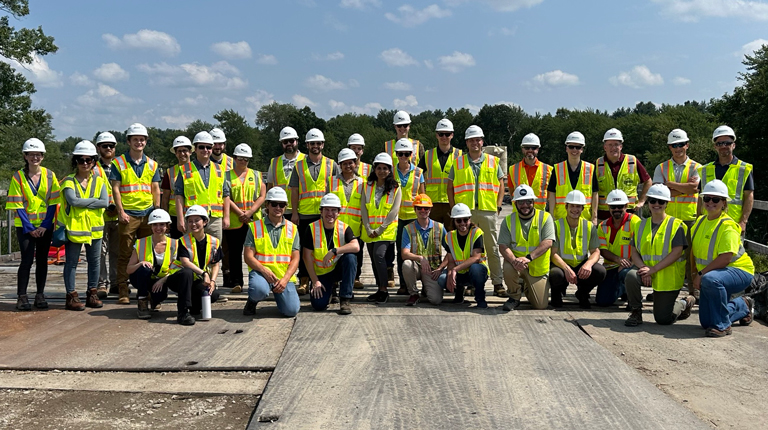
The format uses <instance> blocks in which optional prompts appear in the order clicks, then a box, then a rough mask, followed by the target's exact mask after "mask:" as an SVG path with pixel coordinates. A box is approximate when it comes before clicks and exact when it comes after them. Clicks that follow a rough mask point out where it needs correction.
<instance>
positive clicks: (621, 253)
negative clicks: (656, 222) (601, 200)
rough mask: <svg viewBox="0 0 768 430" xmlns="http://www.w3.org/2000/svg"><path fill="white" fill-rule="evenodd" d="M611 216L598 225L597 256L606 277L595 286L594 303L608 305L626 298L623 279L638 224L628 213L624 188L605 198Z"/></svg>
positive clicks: (630, 264) (633, 216) (612, 192)
mask: <svg viewBox="0 0 768 430" xmlns="http://www.w3.org/2000/svg"><path fill="white" fill-rule="evenodd" d="M606 200H607V202H606V204H607V205H608V211H609V212H610V213H611V217H610V218H608V219H607V220H605V221H603V222H601V223H600V225H599V226H598V227H597V237H598V239H599V242H600V255H602V256H603V266H604V267H605V279H603V281H602V282H600V284H599V285H598V286H597V293H596V294H595V304H597V305H598V306H611V305H613V304H614V303H616V300H619V299H620V298H622V297H623V298H622V300H626V299H627V289H626V287H625V285H624V281H625V280H626V278H627V273H629V271H630V270H631V269H632V268H635V269H636V267H635V266H633V265H632V240H633V233H632V232H633V231H635V230H637V225H638V224H640V217H639V216H637V215H635V214H631V213H628V212H627V205H628V204H629V198H628V197H627V194H626V193H625V192H624V191H621V190H613V191H611V192H610V193H608V197H607V198H606Z"/></svg>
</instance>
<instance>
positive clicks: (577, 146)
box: [565, 145, 584, 149]
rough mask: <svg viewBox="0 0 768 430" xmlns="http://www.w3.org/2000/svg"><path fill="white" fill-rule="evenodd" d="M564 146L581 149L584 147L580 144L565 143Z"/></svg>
mask: <svg viewBox="0 0 768 430" xmlns="http://www.w3.org/2000/svg"><path fill="white" fill-rule="evenodd" d="M565 147H566V148H568V149H582V148H584V147H583V146H581V145H566V146H565Z"/></svg>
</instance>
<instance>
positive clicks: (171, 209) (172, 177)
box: [166, 164, 181, 216]
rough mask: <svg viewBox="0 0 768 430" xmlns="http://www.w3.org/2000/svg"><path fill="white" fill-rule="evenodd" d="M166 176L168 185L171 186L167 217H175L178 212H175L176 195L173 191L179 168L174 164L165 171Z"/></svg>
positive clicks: (179, 172)
mask: <svg viewBox="0 0 768 430" xmlns="http://www.w3.org/2000/svg"><path fill="white" fill-rule="evenodd" d="M166 174H167V176H168V183H169V184H171V196H170V197H169V200H168V215H170V216H176V215H178V212H177V211H176V193H175V192H174V191H173V190H174V188H175V184H176V178H178V177H179V175H180V174H181V166H179V165H178V164H176V165H173V166H171V167H169V168H168V170H166Z"/></svg>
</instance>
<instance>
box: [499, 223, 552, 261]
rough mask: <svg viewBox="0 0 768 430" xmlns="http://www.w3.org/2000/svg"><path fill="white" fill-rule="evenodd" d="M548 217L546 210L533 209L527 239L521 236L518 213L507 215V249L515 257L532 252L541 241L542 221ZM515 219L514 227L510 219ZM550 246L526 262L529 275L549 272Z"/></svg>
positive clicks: (521, 230) (521, 229)
mask: <svg viewBox="0 0 768 430" xmlns="http://www.w3.org/2000/svg"><path fill="white" fill-rule="evenodd" d="M549 217H550V215H549V213H548V212H545V211H541V210H538V209H534V214H533V216H532V217H531V218H532V219H531V227H530V229H529V230H528V239H526V238H525V237H524V236H523V228H522V226H521V223H520V215H519V214H518V213H512V214H509V215H507V217H506V218H505V219H504V222H506V223H507V229H509V235H510V244H509V245H510V246H509V249H510V250H511V251H512V253H513V254H515V257H525V256H526V255H528V254H530V253H532V252H533V251H534V250H535V249H536V247H538V246H539V244H540V243H541V236H540V234H541V229H542V227H543V226H544V223H545V222H546V221H547V219H548V218H549ZM513 218H514V220H515V225H514V228H513V226H512V219H513ZM550 255H551V248H550V249H548V250H547V252H545V253H544V254H542V255H540V256H539V257H538V258H535V259H534V260H533V261H531V262H530V263H528V273H529V274H530V275H531V276H543V275H546V274H547V273H548V272H549V262H550Z"/></svg>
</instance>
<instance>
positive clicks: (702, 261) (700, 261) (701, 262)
mask: <svg viewBox="0 0 768 430" xmlns="http://www.w3.org/2000/svg"><path fill="white" fill-rule="evenodd" d="M706 218H707V216H706V215H703V216H701V217H699V219H698V220H697V221H696V224H694V226H693V234H692V235H691V243H693V239H694V238H695V237H696V233H698V231H699V227H700V226H701V223H702V221H703V220H704V219H706ZM725 221H726V218H721V219H720V221H719V222H718V223H717V225H716V226H715V228H714V230H712V236H711V237H710V239H709V246H708V247H707V258H698V256H696V264H697V265H698V266H699V267H702V266H703V267H706V266H708V265H709V263H711V262H713V261H714V260H715V258H717V257H718V256H717V255H715V247H716V246H717V233H718V231H719V230H720V226H721V225H723V222H725ZM744 252H745V251H744V243H743V242H741V243H740V244H739V252H737V253H735V254H733V256H732V257H731V261H730V262H731V263H735V262H736V260H738V259H739V258H741V256H742V255H744Z"/></svg>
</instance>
